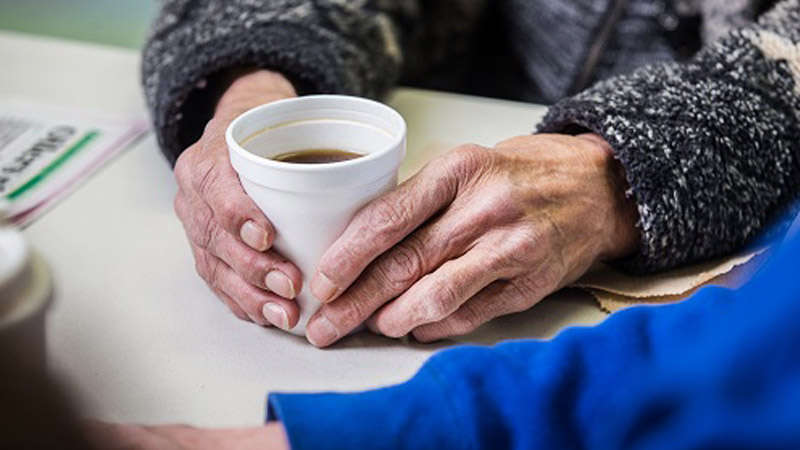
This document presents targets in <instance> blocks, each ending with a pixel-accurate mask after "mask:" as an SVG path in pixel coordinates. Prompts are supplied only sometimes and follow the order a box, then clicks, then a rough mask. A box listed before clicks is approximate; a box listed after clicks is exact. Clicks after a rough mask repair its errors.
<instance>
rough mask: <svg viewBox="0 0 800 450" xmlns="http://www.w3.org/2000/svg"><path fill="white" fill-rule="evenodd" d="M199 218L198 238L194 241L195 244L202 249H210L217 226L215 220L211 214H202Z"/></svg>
mask: <svg viewBox="0 0 800 450" xmlns="http://www.w3.org/2000/svg"><path fill="white" fill-rule="evenodd" d="M199 219H200V231H199V238H198V240H197V242H196V244H197V246H198V247H200V248H202V249H203V250H209V251H210V250H211V249H212V246H213V245H214V240H215V239H216V236H217V233H218V231H219V227H218V226H217V221H216V220H215V219H214V215H213V214H210V213H208V214H202V215H201V217H200V218H199Z"/></svg>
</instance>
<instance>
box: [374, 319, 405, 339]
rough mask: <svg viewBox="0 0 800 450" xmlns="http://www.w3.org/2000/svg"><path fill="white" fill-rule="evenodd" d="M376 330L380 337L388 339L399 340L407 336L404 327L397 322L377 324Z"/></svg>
mask: <svg viewBox="0 0 800 450" xmlns="http://www.w3.org/2000/svg"><path fill="white" fill-rule="evenodd" d="M378 330H379V331H380V333H381V334H382V335H384V336H386V337H390V338H400V337H403V336H405V335H406V334H408V331H407V329H406V327H404V326H403V325H402V324H399V323H397V322H383V323H379V324H378Z"/></svg>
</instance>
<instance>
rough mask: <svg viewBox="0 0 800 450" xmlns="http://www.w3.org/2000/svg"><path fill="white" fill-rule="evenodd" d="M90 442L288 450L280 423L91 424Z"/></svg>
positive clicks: (104, 449)
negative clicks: (221, 425) (207, 426)
mask: <svg viewBox="0 0 800 450" xmlns="http://www.w3.org/2000/svg"><path fill="white" fill-rule="evenodd" d="M85 431H86V435H87V437H88V438H89V442H90V443H92V444H93V447H94V448H97V449H98V450H234V449H235V450H250V449H252V450H284V449H288V448H289V441H288V439H287V438H286V432H285V431H284V429H283V426H282V425H281V424H280V423H270V424H267V425H265V426H261V427H251V428H231V429H216V430H213V429H204V428H194V427H189V426H185V425H163V426H140V425H118V424H110V423H103V422H95V421H92V422H89V423H87V424H86V426H85Z"/></svg>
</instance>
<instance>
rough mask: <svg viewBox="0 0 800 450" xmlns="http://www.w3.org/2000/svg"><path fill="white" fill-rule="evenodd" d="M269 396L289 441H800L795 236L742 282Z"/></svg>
mask: <svg viewBox="0 0 800 450" xmlns="http://www.w3.org/2000/svg"><path fill="white" fill-rule="evenodd" d="M268 404H269V407H268V420H281V421H282V422H283V423H284V425H285V427H286V430H287V433H288V436H289V440H290V442H291V445H292V448H293V449H315V450H322V449H329V448H355V449H366V448H379V449H400V448H409V449H422V448H431V449H449V448H453V449H477V448H492V449H495V448H497V449H501V448H517V449H561V448H570V449H572V448H587V449H665V450H666V449H670V450H676V449H800V233H798V234H796V235H795V236H794V237H793V238H791V239H788V240H786V241H785V242H784V244H783V245H782V246H781V247H780V248H778V250H776V252H775V254H774V255H773V257H772V258H771V260H770V262H769V263H768V264H767V265H766V266H765V267H764V268H763V269H762V270H761V271H760V272H759V273H758V274H757V275H756V276H755V277H754V278H753V279H752V280H751V281H750V282H749V283H748V284H746V285H745V286H744V287H742V288H741V289H739V290H728V289H724V288H719V287H708V288H704V289H702V290H700V291H699V292H698V293H697V294H696V295H694V296H693V297H692V298H691V299H690V300H687V301H685V302H683V303H680V304H677V305H673V306H663V307H637V308H632V309H629V310H626V311H623V312H620V313H618V314H615V315H613V316H611V317H610V318H608V319H607V320H606V321H605V322H603V323H602V324H600V325H598V326H596V327H593V328H571V329H567V330H565V331H563V332H562V333H561V334H559V335H558V336H557V337H556V338H554V339H553V340H551V341H533V340H526V341H512V342H507V343H503V344H500V345H497V346H494V347H479V346H465V347H460V348H455V349H451V350H446V351H443V352H440V353H438V354H436V355H434V356H433V357H432V358H431V359H430V360H429V361H428V362H427V363H426V364H425V365H424V366H423V367H422V369H420V371H419V372H418V373H417V374H416V375H415V376H414V377H413V378H412V379H411V380H409V381H408V382H406V383H403V384H400V385H397V386H393V387H388V388H383V389H378V390H374V391H368V392H361V393H323V394H272V395H271V396H270V397H269V401H268Z"/></svg>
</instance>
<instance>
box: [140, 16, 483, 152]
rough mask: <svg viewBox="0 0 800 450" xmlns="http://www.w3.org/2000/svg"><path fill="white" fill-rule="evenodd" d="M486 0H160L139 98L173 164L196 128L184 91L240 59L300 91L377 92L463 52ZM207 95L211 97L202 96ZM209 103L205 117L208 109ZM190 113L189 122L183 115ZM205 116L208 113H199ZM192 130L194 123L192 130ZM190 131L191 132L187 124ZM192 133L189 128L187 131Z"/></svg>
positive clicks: (198, 124)
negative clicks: (144, 102)
mask: <svg viewBox="0 0 800 450" xmlns="http://www.w3.org/2000/svg"><path fill="white" fill-rule="evenodd" d="M484 4H485V1H484V0H426V1H423V0H165V1H164V2H163V3H162V7H161V11H160V13H159V15H158V17H157V19H156V22H155V25H154V27H153V29H152V32H151V36H150V38H149V40H148V43H147V45H146V47H145V51H144V57H143V64H142V72H143V74H142V75H143V76H142V77H143V82H144V88H145V97H146V99H147V102H148V105H149V107H150V110H151V114H152V117H153V122H154V124H155V129H156V133H157V135H158V139H159V143H160V145H161V148H162V149H163V150H164V152H165V154H166V156H167V158H168V159H170V160H171V161H172V162H174V161H175V159H176V158H177V156H178V155H179V154H180V152H181V151H182V150H183V148H184V147H185V146H186V145H188V144H190V143H191V142H186V139H181V136H182V135H183V134H185V133H181V127H186V126H194V127H195V128H198V127H200V129H202V128H201V126H202V124H203V123H204V121H203V120H202V119H199V120H198V118H197V117H196V116H197V115H202V114H204V113H203V112H202V111H200V110H201V109H203V108H199V107H198V105H196V104H194V103H187V99H188V98H189V97H190V95H191V94H192V93H194V92H196V91H197V90H198V89H205V90H206V93H207V95H202V96H197V97H201V98H202V97H213V95H211V94H210V93H211V92H212V90H211V89H210V87H209V86H208V84H209V82H210V80H213V79H214V77H213V76H214V74H218V73H220V72H223V71H225V70H227V69H231V68H235V67H241V66H257V67H261V68H267V69H272V70H275V71H278V72H281V73H282V74H283V75H285V76H286V77H287V78H288V79H289V80H291V81H292V82H293V84H294V85H295V88H296V89H297V90H298V91H300V93H306V94H307V93H345V94H353V95H361V96H367V97H378V96H380V95H381V94H382V93H384V92H385V91H386V90H387V89H388V88H390V87H391V86H393V85H394V84H395V83H396V81H397V80H398V79H399V77H400V76H401V74H402V73H403V71H409V70H411V71H414V70H420V69H421V68H423V67H436V66H437V65H441V64H446V63H447V62H448V61H449V60H451V59H452V57H453V54H454V53H458V52H463V51H465V50H466V48H467V46H468V41H469V39H468V38H469V36H470V34H471V33H472V32H473V30H474V27H475V24H476V23H477V21H478V20H479V18H480V16H481V13H482V8H483V5H484ZM207 101H215V100H213V99H212V98H209V99H208V100H207ZM201 106H206V108H205V114H206V115H209V114H210V112H209V111H212V110H213V108H211V109H209V108H208V107H207V106H208V105H201ZM189 116H194V117H192V119H193V120H192V121H191V122H192V124H188V122H189V121H186V120H184V119H186V118H187V117H189ZM209 118H210V117H206V118H205V120H207V119H209ZM190 131H191V130H190ZM194 131H195V132H196V131H198V130H194ZM191 134H192V133H189V135H191Z"/></svg>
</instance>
